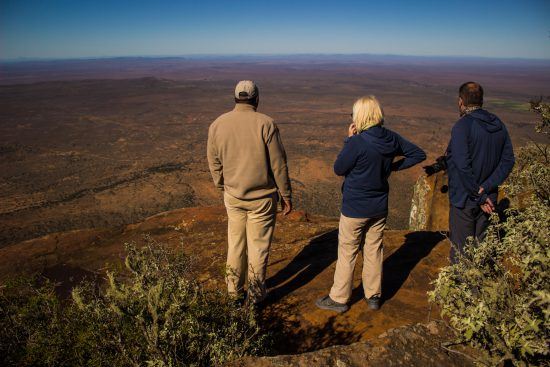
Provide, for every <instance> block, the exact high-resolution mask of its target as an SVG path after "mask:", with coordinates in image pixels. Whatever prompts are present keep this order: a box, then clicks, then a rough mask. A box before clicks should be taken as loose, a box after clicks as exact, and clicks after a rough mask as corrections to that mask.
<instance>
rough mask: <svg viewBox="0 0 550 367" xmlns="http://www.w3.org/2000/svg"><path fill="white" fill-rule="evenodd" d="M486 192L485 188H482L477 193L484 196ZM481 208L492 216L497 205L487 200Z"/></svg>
mask: <svg viewBox="0 0 550 367" xmlns="http://www.w3.org/2000/svg"><path fill="white" fill-rule="evenodd" d="M484 191H485V190H484V189H483V187H480V188H479V191H478V192H477V193H478V195H481V194H483V192H484ZM480 207H481V210H483V211H484V212H485V213H487V214H491V213H492V212H494V211H495V204H493V201H492V200H491V199H489V198H487V199H486V200H485V202H484V203H483V204H481V205H480Z"/></svg>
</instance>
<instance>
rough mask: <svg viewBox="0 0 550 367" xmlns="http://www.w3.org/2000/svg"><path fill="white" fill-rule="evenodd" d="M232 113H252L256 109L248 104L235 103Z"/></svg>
mask: <svg viewBox="0 0 550 367" xmlns="http://www.w3.org/2000/svg"><path fill="white" fill-rule="evenodd" d="M233 111H239V112H254V111H256V107H254V106H252V105H250V104H248V103H235V108H234V109H233Z"/></svg>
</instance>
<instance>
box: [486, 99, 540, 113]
mask: <svg viewBox="0 0 550 367" xmlns="http://www.w3.org/2000/svg"><path fill="white" fill-rule="evenodd" d="M486 104H487V105H488V106H489V107H493V108H506V109H508V110H514V111H529V109H530V106H529V103H527V102H518V101H511V100H509V99H490V100H488V101H487V103H486Z"/></svg>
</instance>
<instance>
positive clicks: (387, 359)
mask: <svg viewBox="0 0 550 367" xmlns="http://www.w3.org/2000/svg"><path fill="white" fill-rule="evenodd" d="M452 338H453V334H452V331H451V330H450V329H449V328H448V327H447V326H446V325H445V324H444V323H443V322H434V321H432V322H430V323H428V324H425V325H423V324H416V325H412V326H403V327H399V328H396V329H390V330H388V331H386V332H385V333H383V334H381V335H379V336H378V337H377V338H374V339H372V340H369V341H367V342H359V343H353V344H350V345H343V346H334V347H330V348H325V349H321V350H318V351H315V352H311V353H303V354H299V355H282V356H276V357H260V358H257V357H256V358H255V357H248V358H244V359H242V360H239V361H237V362H234V363H231V364H230V365H229V366H231V367H312V366H317V367H322V366H327V367H328V366H331V367H332V366H338V367H365V366H372V367H390V366H410V367H413V366H418V367H432V366H433V367H441V366H446V367H459V366H474V363H473V361H472V359H471V358H470V357H469V356H468V354H469V353H472V351H470V350H467V351H464V350H459V351H458V352H451V351H450V348H447V349H445V348H444V347H443V345H444V344H445V343H446V342H448V341H449V340H451V339H452Z"/></svg>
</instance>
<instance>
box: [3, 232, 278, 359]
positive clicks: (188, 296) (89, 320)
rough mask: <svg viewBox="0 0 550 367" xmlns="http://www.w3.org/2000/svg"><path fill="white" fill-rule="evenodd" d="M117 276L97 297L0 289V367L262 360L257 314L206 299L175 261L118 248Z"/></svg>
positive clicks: (181, 260) (89, 287) (22, 283)
mask: <svg viewBox="0 0 550 367" xmlns="http://www.w3.org/2000/svg"><path fill="white" fill-rule="evenodd" d="M125 265H126V269H125V270H123V271H119V272H117V273H114V272H110V273H108V277H107V278H108V279H107V283H106V285H105V286H104V287H101V289H100V288H99V287H97V285H94V284H93V283H90V282H88V283H82V284H81V285H80V286H79V287H77V288H75V289H74V290H73V292H72V299H70V300H67V301H60V300H59V299H58V298H57V296H56V294H55V285H54V284H52V283H50V282H47V281H44V280H43V279H39V278H31V279H17V280H15V281H11V282H8V283H7V284H5V285H4V286H3V287H2V289H0V364H1V365H3V366H12V365H13V366H216V365H221V364H223V363H225V362H227V361H229V360H232V359H235V358H237V357H240V356H244V355H257V354H262V353H265V352H266V351H267V349H268V343H269V339H270V338H268V335H267V334H265V333H264V332H262V331H261V328H260V327H259V325H258V320H257V317H256V313H255V312H254V310H253V309H252V308H249V307H238V306H237V305H235V304H234V302H233V301H232V300H231V299H229V298H228V297H227V296H225V294H224V292H221V291H216V290H208V289H206V288H204V287H203V286H201V284H199V283H198V282H197V281H196V280H195V277H194V276H193V271H192V266H191V265H192V263H191V261H190V260H189V258H188V257H186V256H184V255H182V254H181V253H180V252H176V251H171V250H168V249H166V248H164V247H163V246H162V245H160V244H158V243H155V242H154V241H153V240H151V239H148V240H147V244H146V245H145V246H144V247H142V248H138V247H136V246H135V245H131V244H129V245H127V257H126V261H125Z"/></svg>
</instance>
